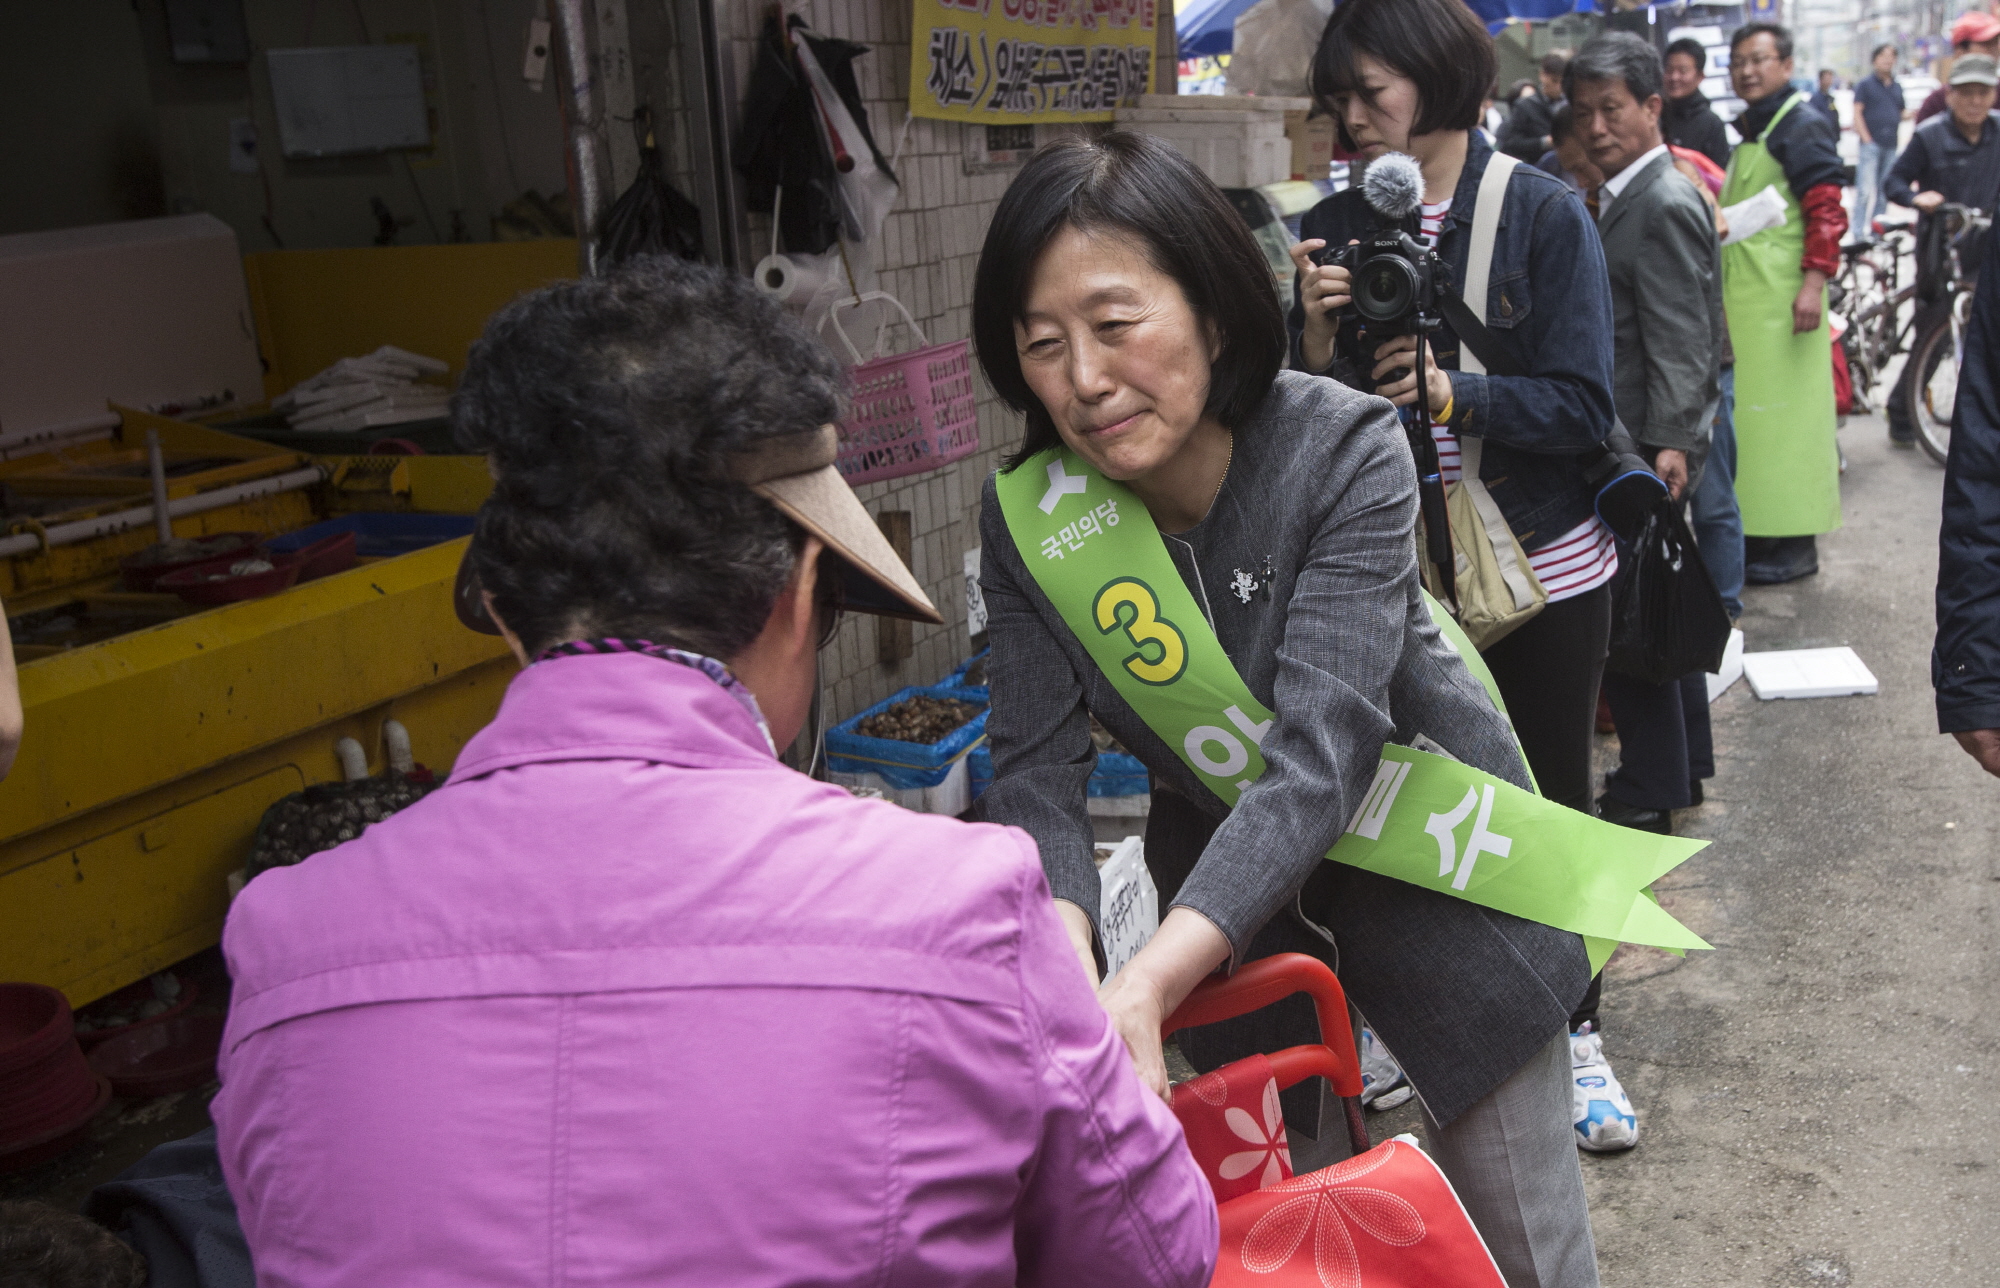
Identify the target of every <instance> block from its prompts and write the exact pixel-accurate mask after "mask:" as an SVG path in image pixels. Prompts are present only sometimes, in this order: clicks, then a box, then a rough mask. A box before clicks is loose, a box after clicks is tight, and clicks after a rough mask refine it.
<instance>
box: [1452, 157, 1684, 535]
mask: <svg viewBox="0 0 2000 1288" xmlns="http://www.w3.org/2000/svg"><path fill="white" fill-rule="evenodd" d="M1519 164H1520V162H1518V161H1516V160H1515V159H1514V158H1513V157H1510V156H1507V155H1505V154H1504V153H1499V152H1496V153H1494V154H1493V158H1492V160H1490V161H1488V162H1487V164H1486V173H1485V174H1484V175H1482V176H1481V177H1480V180H1479V196H1478V198H1477V200H1478V205H1476V206H1475V207H1474V208H1473V211H1472V245H1471V247H1470V248H1469V250H1468V253H1467V255H1466V258H1465V295H1464V296H1461V295H1459V294H1458V293H1457V292H1456V291H1453V290H1450V289H1449V288H1447V289H1446V290H1443V291H1441V292H1439V297H1440V298H1439V302H1438V311H1439V312H1440V313H1442V314H1443V315H1444V320H1445V321H1446V322H1448V323H1450V324H1451V329H1452V331H1453V332H1454V333H1456V334H1457V336H1458V341H1459V358H1458V366H1459V370H1461V371H1474V372H1479V373H1480V374H1483V375H1489V376H1525V375H1527V374H1528V373H1527V372H1526V371H1525V370H1523V369H1522V367H1521V364H1520V363H1518V362H1516V361H1514V359H1513V356H1512V355H1510V354H1509V353H1507V351H1506V350H1504V349H1502V348H1501V347H1500V343H1499V341H1498V340H1496V339H1495V338H1494V335H1493V332H1492V331H1491V330H1489V329H1488V328H1487V326H1486V323H1485V321H1484V319H1482V318H1481V317H1480V316H1479V314H1477V313H1474V312H1473V311H1472V308H1471V306H1470V305H1468V304H1467V303H1466V302H1465V301H1466V298H1468V297H1469V298H1471V299H1475V300H1478V301H1479V302H1480V304H1481V306H1482V307H1483V306H1484V305H1485V302H1486V297H1487V283H1488V281H1489V280H1490V278H1491V276H1492V271H1493V242H1494V237H1495V233H1496V231H1497V230H1498V228H1499V224H1500V206H1501V203H1502V202H1504V201H1505V200H1506V197H1507V180H1508V179H1509V178H1511V177H1512V175H1513V172H1514V167H1515V166H1517V165H1519ZM1473 441H1474V440H1473V439H1471V438H1466V439H1464V440H1463V441H1462V442H1461V448H1460V450H1461V452H1463V451H1464V450H1465V447H1466V446H1468V445H1470V444H1471V443H1472V442H1473ZM1579 455H1580V457H1581V458H1582V460H1583V465H1584V475H1585V477H1586V478H1588V479H1589V481H1590V485H1591V487H1592V489H1593V490H1594V491H1596V492H1597V494H1598V505H1597V509H1598V514H1599V517H1601V518H1603V519H1604V521H1605V522H1606V523H1607V524H1609V525H1610V526H1611V528H1612V530H1613V531H1614V532H1616V533H1618V535H1619V536H1621V537H1625V538H1626V539H1628V540H1629V539H1630V534H1631V533H1632V532H1633V531H1635V530H1636V529H1635V527H1634V524H1635V523H1637V522H1643V519H1642V518H1641V517H1640V516H1641V515H1642V514H1643V513H1644V512H1646V511H1648V510H1650V508H1651V505H1652V502H1653V499H1654V495H1655V493H1657V492H1660V491H1663V490H1664V485H1663V484H1661V483H1660V482H1659V480H1658V477H1657V476H1655V475H1654V474H1653V472H1652V470H1651V469H1650V468H1649V467H1648V466H1647V464H1646V461H1645V458H1644V457H1642V456H1640V455H1639V447H1638V444H1637V443H1636V442H1634V441H1633V439H1632V434H1631V431H1630V430H1628V429H1626V428H1625V424H1624V422H1623V421H1620V420H1615V419H1614V420H1613V421H1612V424H1611V433H1610V434H1609V435H1607V436H1606V438H1605V441H1604V442H1603V443H1601V444H1599V445H1598V446H1597V447H1596V448H1595V449H1593V450H1591V451H1587V452H1582V453H1579ZM1478 459H1479V457H1478V455H1477V454H1476V453H1475V454H1474V455H1472V456H1470V457H1461V464H1462V465H1464V466H1469V468H1470V469H1472V470H1474V471H1477V469H1478V468H1479V467H1478V464H1477V462H1478ZM1618 485H1623V486H1622V487H1620V486H1618ZM1628 494H1629V495H1628Z"/></svg>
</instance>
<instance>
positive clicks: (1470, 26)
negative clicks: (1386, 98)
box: [1312, 0, 1496, 151]
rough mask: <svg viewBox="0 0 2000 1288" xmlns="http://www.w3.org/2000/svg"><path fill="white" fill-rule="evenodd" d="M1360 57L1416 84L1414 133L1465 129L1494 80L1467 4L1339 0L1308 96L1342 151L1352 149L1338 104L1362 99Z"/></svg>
mask: <svg viewBox="0 0 2000 1288" xmlns="http://www.w3.org/2000/svg"><path fill="white" fill-rule="evenodd" d="M1362 54H1366V55H1368V56H1369V57H1370V58H1373V59H1374V60H1375V61H1376V62H1378V63H1381V64H1383V65H1384V66H1386V67H1388V68H1389V69H1390V70H1391V71H1394V72H1395V73H1396V74H1397V75H1399V76H1407V77H1409V78H1410V79H1411V80H1413V81H1415V82H1416V83H1417V102H1418V104H1419V106H1418V108H1417V120H1416V123H1415V124H1414V125H1413V126H1411V127H1410V133H1412V134H1430V133H1433V132H1435V131H1437V130H1470V129H1472V128H1473V127H1474V126H1476V125H1478V124H1479V108H1480V100H1481V97H1482V96H1483V95H1484V93H1485V87H1486V86H1488V85H1491V84H1492V83H1493V77H1494V75H1495V70H1496V64H1495V62H1494V58H1493V38H1492V37H1491V36H1489V35H1487V34H1486V28H1485V27H1484V26H1483V25H1482V24H1481V23H1480V21H1479V19H1478V18H1476V17H1474V16H1473V13H1472V10H1471V9H1470V8H1468V7H1467V6H1466V4H1465V0H1344V3H1342V4H1341V5H1339V6H1338V7H1336V8H1335V9H1334V11H1333V17H1331V18H1329V19H1328V20H1327V24H1326V31H1325V32H1324V33H1322V34H1321V36H1320V38H1319V51H1318V52H1317V53H1315V54H1314V55H1313V62H1312V92H1313V97H1315V98H1317V99H1318V100H1319V101H1320V104H1321V106H1323V107H1325V108H1326V110H1327V112H1328V113H1330V114H1331V115H1332V117H1333V121H1334V127H1335V128H1336V129H1337V130H1338V131H1339V132H1340V143H1341V146H1342V147H1344V148H1346V149H1348V150H1349V151H1352V150H1354V148H1355V143H1354V139H1353V138H1352V137H1351V136H1350V135H1349V134H1348V133H1347V121H1346V116H1345V114H1344V113H1342V112H1341V111H1339V110H1338V108H1337V106H1336V105H1335V100H1336V99H1338V98H1341V97H1343V96H1345V95H1348V94H1360V95H1362V96H1363V97H1364V98H1366V97H1367V91H1366V90H1365V89H1363V88H1362V85H1361V74H1360V72H1359V71H1358V70H1357V69H1356V67H1355V60H1356V59H1357V58H1358V57H1359V56H1360V55H1362Z"/></svg>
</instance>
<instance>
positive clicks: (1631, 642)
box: [1605, 497, 1729, 684]
mask: <svg viewBox="0 0 2000 1288" xmlns="http://www.w3.org/2000/svg"><path fill="white" fill-rule="evenodd" d="M1621 554H1622V555H1626V556H1629V564H1628V566H1627V567H1626V568H1624V569H1622V570H1621V572H1620V575H1619V579H1618V591H1617V595H1616V597H1615V598H1614V599H1613V601H1612V608H1611V654H1610V656H1609V657H1608V658H1607V659H1606V661H1605V665H1606V666H1607V667H1608V668H1609V669H1611V670H1613V671H1616V672H1618V673H1619V674H1621V675H1629V676H1632V677H1633V678H1635V679H1640V680H1644V681H1646V682H1647V683H1649V684H1665V683H1666V682H1667V681H1669V680H1678V679H1680V678H1681V677H1682V676H1684V675H1688V674H1690V673H1691V672H1694V671H1705V672H1709V673H1711V674H1712V673H1714V672H1716V671H1719V670H1721V669H1722V651H1723V649H1724V648H1725V647H1727V646H1728V644H1729V612H1728V610H1727V609H1725V608H1724V607H1723V606H1722V596H1721V595H1720V594H1718V593H1717V592H1716V589H1715V581H1714V579H1713V578H1711V577H1710V576H1709V575H1708V565H1706V564H1704V563H1703V562H1702V561H1701V552H1700V551H1699V550H1698V549H1696V548H1695V544H1694V534H1693V533H1691V532H1689V531H1688V526H1687V522H1686V521H1685V520H1684V519H1682V518H1681V511H1680V506H1679V505H1677V504H1675V503H1674V502H1673V501H1670V500H1668V499H1667V498H1665V497H1662V498H1660V500H1659V503H1658V504H1656V505H1655V506H1654V507H1653V511H1652V513H1651V514H1650V515H1648V516H1647V518H1646V523H1645V526H1644V527H1643V528H1642V529H1641V530H1640V532H1639V538H1638V540H1637V541H1635V542H1633V543H1632V546H1631V548H1630V549H1629V550H1626V551H1621Z"/></svg>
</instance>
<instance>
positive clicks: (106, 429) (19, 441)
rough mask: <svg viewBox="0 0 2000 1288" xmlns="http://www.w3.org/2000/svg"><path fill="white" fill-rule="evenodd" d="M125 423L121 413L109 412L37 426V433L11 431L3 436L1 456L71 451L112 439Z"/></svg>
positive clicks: (20, 430) (1, 437)
mask: <svg viewBox="0 0 2000 1288" xmlns="http://www.w3.org/2000/svg"><path fill="white" fill-rule="evenodd" d="M123 423H124V418H123V417H122V416H120V415H119V414H118V413H117V412H115V411H107V412H103V413H101V414H99V415H96V416H85V417H84V418H83V419H82V420H66V421H62V422H60V423H59V424H54V425H37V426H35V427H34V428H33V429H11V430H8V431H7V432H6V433H4V434H0V452H6V453H13V452H16V451H19V450H21V449H23V448H32V449H34V450H36V451H45V450H47V449H49V448H52V447H57V446H61V447H69V446H71V445H73V444H75V443H80V442H87V441H89V440H92V439H98V438H109V437H110V436H111V431H113V430H115V429H117V428H118V427H119V426H120V425H122V424H123Z"/></svg>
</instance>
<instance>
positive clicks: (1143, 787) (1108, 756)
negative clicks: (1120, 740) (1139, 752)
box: [965, 742, 1152, 800]
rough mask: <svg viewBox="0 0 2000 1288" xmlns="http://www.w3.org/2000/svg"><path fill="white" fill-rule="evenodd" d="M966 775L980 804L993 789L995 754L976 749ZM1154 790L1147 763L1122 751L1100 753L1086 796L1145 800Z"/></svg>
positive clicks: (982, 744) (1086, 785) (1087, 786)
mask: <svg viewBox="0 0 2000 1288" xmlns="http://www.w3.org/2000/svg"><path fill="white" fill-rule="evenodd" d="M965 772H966V773H967V774H968V775H969V776H970V778H971V780H972V782H971V787H972V796H973V799H974V800H977V799H978V798H979V794H980V793H981V792H983V791H985V790H986V789H987V788H989V787H991V786H992V785H993V752H992V750H991V749H989V748H988V747H987V745H986V744H985V743H983V742H982V743H980V744H979V745H978V746H977V747H974V748H973V749H972V754H971V755H970V756H968V757H966V761H965ZM1151 790H1152V783H1151V780H1150V779H1148V777H1147V776H1146V766H1145V764H1144V762H1142V761H1141V760H1140V759H1139V758H1138V757H1137V756H1128V755H1126V754H1125V753H1124V752H1122V751H1100V752H1098V753H1097V768H1096V769H1094V770H1092V771H1091V774H1090V778H1089V779H1088V780H1087V781H1086V782H1085V784H1084V791H1085V793H1086V794H1088V795H1091V796H1144V795H1145V794H1146V793H1147V792H1149V791H1151Z"/></svg>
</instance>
